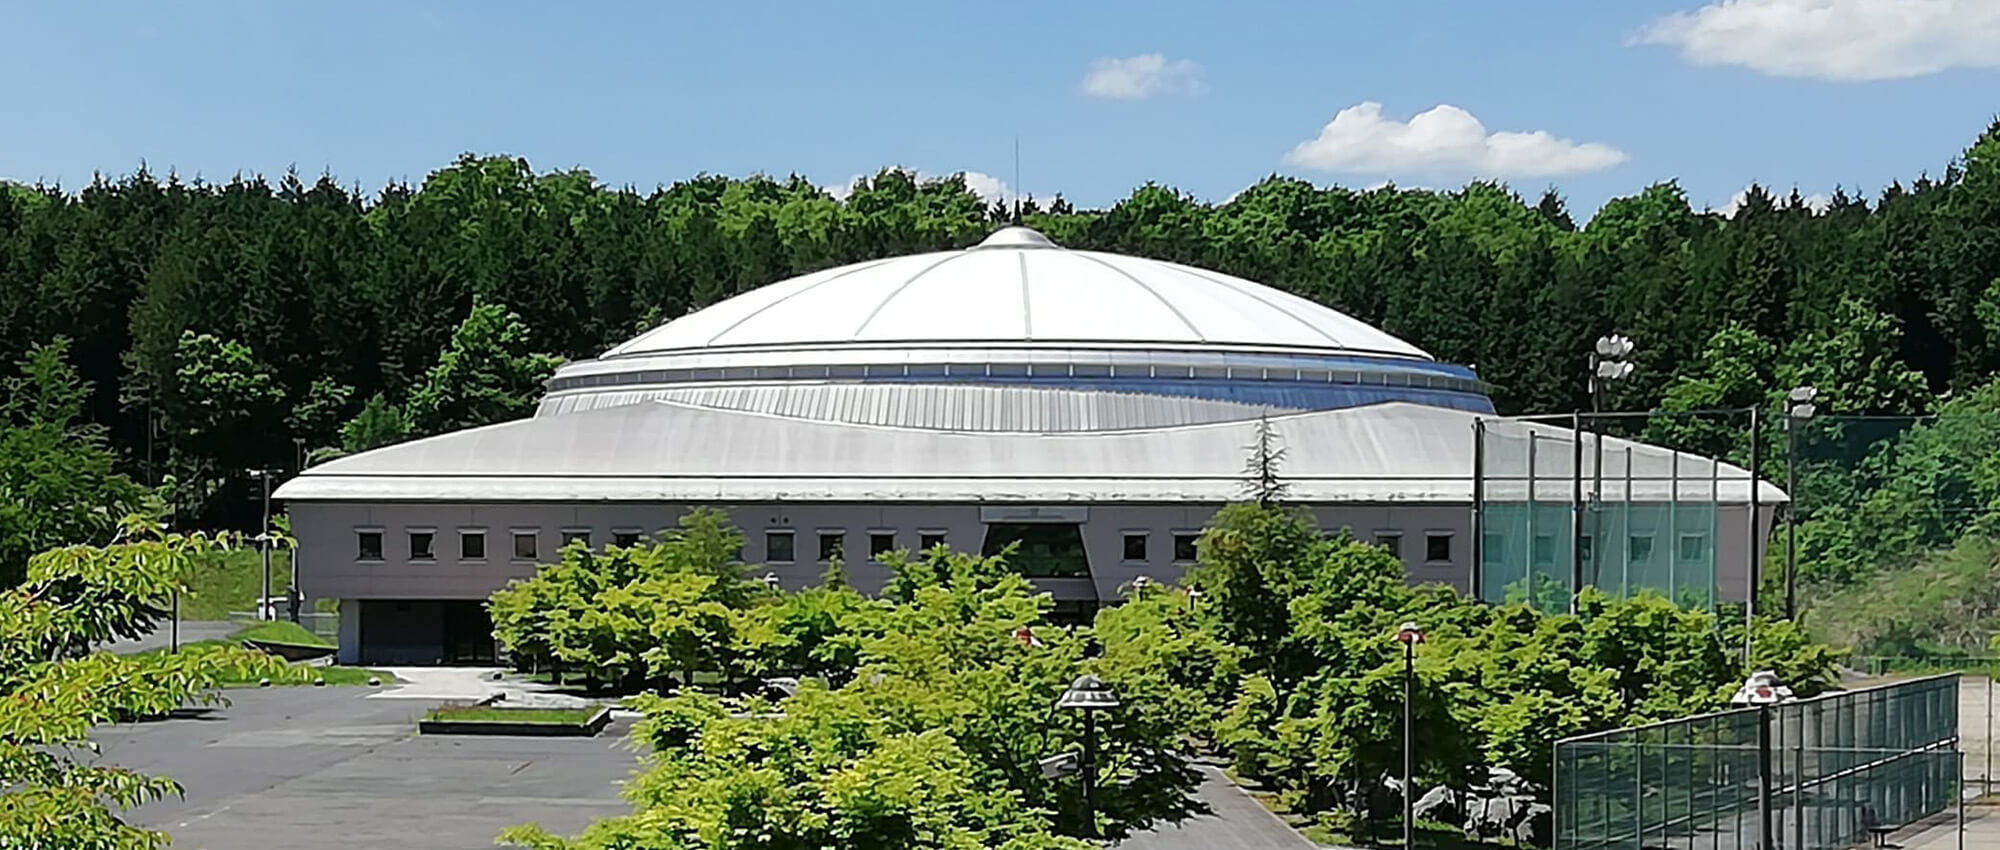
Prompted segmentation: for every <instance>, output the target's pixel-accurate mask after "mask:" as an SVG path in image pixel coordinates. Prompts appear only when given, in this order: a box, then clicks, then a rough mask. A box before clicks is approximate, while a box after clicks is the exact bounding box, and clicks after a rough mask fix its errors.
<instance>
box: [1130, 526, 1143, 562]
mask: <svg viewBox="0 0 2000 850" xmlns="http://www.w3.org/2000/svg"><path fill="white" fill-rule="evenodd" d="M1125 560H1127V561H1144V560H1146V532H1143V531H1127V532H1125Z"/></svg>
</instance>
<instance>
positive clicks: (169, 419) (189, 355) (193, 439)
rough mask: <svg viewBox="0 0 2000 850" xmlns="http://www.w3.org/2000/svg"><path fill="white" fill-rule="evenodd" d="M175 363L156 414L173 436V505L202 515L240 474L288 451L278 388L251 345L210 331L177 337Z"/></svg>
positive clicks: (290, 450) (194, 514)
mask: <svg viewBox="0 0 2000 850" xmlns="http://www.w3.org/2000/svg"><path fill="white" fill-rule="evenodd" d="M174 363H175V370H174V374H173V379H172V382H171V383H170V384H169V385H168V390H167V392H166V393H165V395H164V399H163V404H162V407H161V410H162V422H163V424H164V425H165V426H166V427H167V428H168V429H169V430H170V431H171V432H173V434H174V435H175V436H174V440H173V447H172V468H173V470H174V475H175V476H176V478H177V479H178V481H179V486H178V488H177V489H176V491H175V493H176V496H177V503H176V505H175V507H176V509H177V510H179V511H181V512H183V513H185V514H187V515H189V516H197V517H199V516H206V515H208V513H209V512H210V511H211V510H213V509H214V504H213V503H214V501H215V498H216V496H217V494H218V493H220V492H221V490H222V488H223V487H225V486H227V485H229V484H231V483H237V484H241V482H243V481H244V477H243V470H245V469H250V468H254V467H256V466H257V465H258V461H259V459H260V458H268V457H271V456H272V455H274V454H275V455H277V456H278V457H280V458H283V457H285V456H286V455H288V454H290V453H291V452H292V447H291V444H290V441H289V440H286V439H285V434H284V428H283V427H282V420H283V418H284V415H283V403H284V389H283V387H282V386H280V385H279V384H278V381H277V376H276V375H275V374H273V373H272V371H271V369H270V367H269V366H267V365H265V364H264V363H262V362H261V361H259V360H258V359H257V357H256V355H255V354H253V353H252V352H251V351H250V348H249V346H246V345H244V344H242V343H240V342H236V341H234V340H225V339H222V338H219V337H216V336H214V335H212V334H196V333H194V332H193V331H187V332H184V333H182V334H181V338H180V342H179V345H178V347H177V348H176V350H175V356H174ZM279 446H282V447H283V448H282V449H278V448H277V447H279Z"/></svg>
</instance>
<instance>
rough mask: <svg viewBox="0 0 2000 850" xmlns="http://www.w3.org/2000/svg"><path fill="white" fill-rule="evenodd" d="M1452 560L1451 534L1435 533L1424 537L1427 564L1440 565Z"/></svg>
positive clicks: (1444, 532) (1446, 532) (1447, 532)
mask: <svg viewBox="0 0 2000 850" xmlns="http://www.w3.org/2000/svg"><path fill="white" fill-rule="evenodd" d="M1450 560H1451V532H1449V531H1433V532H1430V533H1429V534H1426V535H1424V561H1425V563H1431V564H1435V563H1440V562H1447V561H1450Z"/></svg>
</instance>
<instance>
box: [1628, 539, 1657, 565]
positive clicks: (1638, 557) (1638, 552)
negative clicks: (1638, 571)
mask: <svg viewBox="0 0 2000 850" xmlns="http://www.w3.org/2000/svg"><path fill="white" fill-rule="evenodd" d="M1625 557H1626V560H1627V561H1628V562H1630V563H1634V564H1643V563H1646V562H1647V561H1651V560H1652V559H1653V535H1650V534H1634V535H1632V536H1631V538H1629V539H1627V540H1626V541H1625Z"/></svg>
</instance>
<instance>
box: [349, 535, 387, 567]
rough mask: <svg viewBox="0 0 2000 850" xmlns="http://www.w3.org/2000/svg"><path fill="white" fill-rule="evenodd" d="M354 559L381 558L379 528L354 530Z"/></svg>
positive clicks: (371, 559) (375, 559) (373, 559)
mask: <svg viewBox="0 0 2000 850" xmlns="http://www.w3.org/2000/svg"><path fill="white" fill-rule="evenodd" d="M354 560H357V561H380V560H382V532H381V531H379V530H374V529H371V530H368V531H356V532H354Z"/></svg>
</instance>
